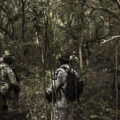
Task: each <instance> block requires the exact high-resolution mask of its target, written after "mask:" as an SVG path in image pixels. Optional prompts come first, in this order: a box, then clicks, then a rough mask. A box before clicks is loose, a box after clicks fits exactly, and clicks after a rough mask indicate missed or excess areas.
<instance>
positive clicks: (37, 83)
mask: <svg viewBox="0 0 120 120" xmlns="http://www.w3.org/2000/svg"><path fill="white" fill-rule="evenodd" d="M33 78H34V77H33ZM33 78H30V77H28V78H26V79H25V80H23V81H22V82H21V92H20V95H19V108H18V111H19V114H18V115H17V119H16V120H45V118H46V113H45V111H47V116H50V105H47V108H46V104H45V103H46V101H45V99H44V90H43V81H42V80H40V79H39V78H38V77H37V78H36V79H35V78H34V80H31V79H33ZM38 79H39V80H38ZM113 79H114V76H113V75H112V74H109V73H107V72H105V71H102V72H91V73H89V74H87V75H85V76H83V80H84V82H85V88H84V92H83V94H82V96H81V98H80V100H81V103H80V108H79V111H78V114H79V113H80V114H79V118H81V120H114V116H115V95H114V94H115V91H114V90H113V86H112V85H113ZM48 85H49V82H47V86H48ZM118 114H119V113H118Z"/></svg>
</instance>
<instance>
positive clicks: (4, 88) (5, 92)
mask: <svg viewBox="0 0 120 120" xmlns="http://www.w3.org/2000/svg"><path fill="white" fill-rule="evenodd" d="M0 91H1V93H2V94H3V95H6V94H8V92H9V85H8V84H7V83H5V85H4V86H2V87H1V90H0Z"/></svg>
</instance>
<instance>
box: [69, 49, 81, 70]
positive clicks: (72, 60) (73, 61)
mask: <svg viewBox="0 0 120 120" xmlns="http://www.w3.org/2000/svg"><path fill="white" fill-rule="evenodd" d="M70 65H71V66H72V67H73V68H74V69H77V67H78V66H79V59H78V57H77V56H76V52H75V51H73V54H72V55H71V56H70Z"/></svg>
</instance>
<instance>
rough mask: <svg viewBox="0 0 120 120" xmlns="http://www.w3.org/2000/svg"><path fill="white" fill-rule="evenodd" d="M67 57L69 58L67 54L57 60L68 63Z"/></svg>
mask: <svg viewBox="0 0 120 120" xmlns="http://www.w3.org/2000/svg"><path fill="white" fill-rule="evenodd" d="M69 57H70V55H69V54H63V55H62V56H61V57H60V58H59V60H63V61H66V62H69Z"/></svg>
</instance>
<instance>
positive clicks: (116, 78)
mask: <svg viewBox="0 0 120 120" xmlns="http://www.w3.org/2000/svg"><path fill="white" fill-rule="evenodd" d="M117 59H118V44H116V48H115V90H116V115H115V118H116V119H115V120H118V77H117V68H118V65H117V63H118V60H117Z"/></svg>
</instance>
